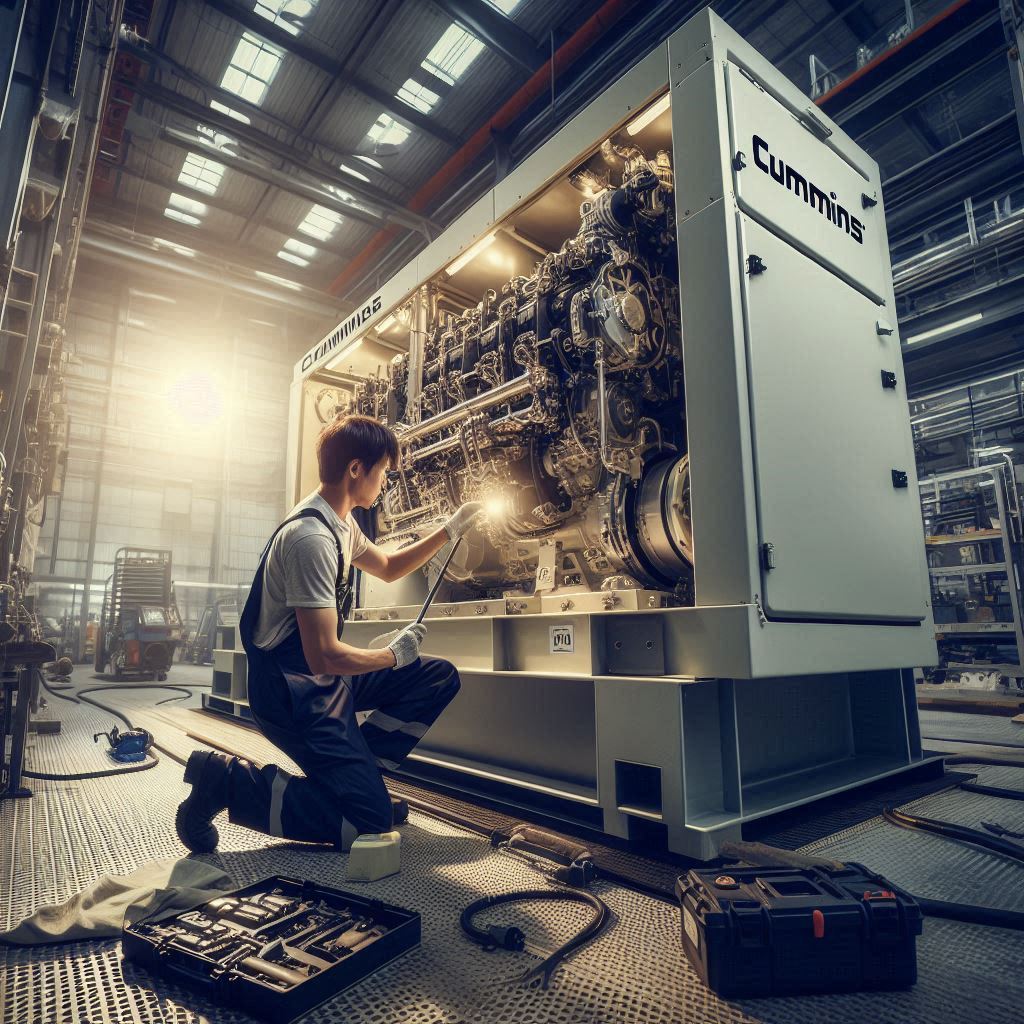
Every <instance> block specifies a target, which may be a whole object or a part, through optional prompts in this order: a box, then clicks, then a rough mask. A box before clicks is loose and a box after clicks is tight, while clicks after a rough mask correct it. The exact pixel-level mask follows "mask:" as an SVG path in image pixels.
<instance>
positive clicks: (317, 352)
mask: <svg viewBox="0 0 1024 1024" xmlns="http://www.w3.org/2000/svg"><path fill="white" fill-rule="evenodd" d="M380 305H381V298H380V296H379V295H375V296H374V297H373V301H372V302H370V303H369V304H368V305H365V306H363V308H362V309H360V310H357V311H356V312H355V313H353V314H352V315H351V316H350V317H349V318H348V319H347V320H345V321H344V322H343V323H340V324H338V326H337V327H335V328H334V330H333V331H331V333H330V334H329V335H328V336H327V337H326V338H324V340H323V341H321V342H320V344H319V345H317V346H316V348H314V349H313V350H312V351H311V352H307V353H306V356H305V358H304V359H303V360H302V372H303V373H305V372H306V370H308V369H309V368H310V367H311V366H312V365H313V364H314V363H319V362H320V360H321V359H323V357H324V356H325V355H327V354H328V353H329V352H333V351H334V350H335V349H336V348H337V347H338V345H339V344H340V343H341V342H343V341H344V340H345V339H346V338H347V337H348V336H349V335H350V334H353V333H355V331H357V330H358V329H359V328H360V327H361V326H362V325H363V324H364V323H366V321H367V320H369V319H370V317H371V316H373V314H374V313H379V312H380Z"/></svg>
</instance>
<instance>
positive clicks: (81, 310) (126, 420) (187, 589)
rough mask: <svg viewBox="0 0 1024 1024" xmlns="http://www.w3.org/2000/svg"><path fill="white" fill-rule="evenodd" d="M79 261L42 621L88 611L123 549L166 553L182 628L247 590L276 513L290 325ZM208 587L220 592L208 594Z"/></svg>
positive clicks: (270, 314) (39, 571)
mask: <svg viewBox="0 0 1024 1024" xmlns="http://www.w3.org/2000/svg"><path fill="white" fill-rule="evenodd" d="M114 276H115V275H112V273H111V271H110V270H109V268H100V267H93V266H90V265H89V264H88V263H85V264H83V266H82V267H81V268H80V270H79V273H78V276H77V277H76V281H75V292H74V295H73V298H72V303H71V309H70V317H69V320H68V325H67V330H68V338H67V340H68V349H69V350H70V351H71V352H72V353H73V354H72V357H71V359H70V362H69V365H68V366H67V368H66V381H67V391H68V405H69V409H70V418H71V434H70V445H69V452H68V463H67V473H66V477H65V482H64V487H63V491H62V494H61V495H60V496H59V497H57V498H51V499H50V501H49V503H48V508H47V512H46V519H45V521H44V523H43V527H42V531H41V536H40V545H39V551H38V554H37V558H36V562H35V578H36V581H37V583H38V600H39V606H40V612H41V614H43V615H50V616H53V617H57V618H59V617H60V616H61V615H63V614H65V613H66V612H69V611H71V610H72V598H74V613H75V615H76V617H77V616H79V615H80V614H81V607H82V601H83V597H84V596H86V595H85V593H84V592H85V590H86V588H85V586H84V584H85V582H86V581H88V582H89V584H90V585H89V588H88V589H89V594H88V595H87V597H88V603H89V608H88V610H89V612H92V613H98V611H99V609H100V606H101V603H102V597H103V584H104V582H105V581H106V579H107V577H108V576H109V575H110V573H111V571H112V566H113V562H114V557H115V554H116V552H117V550H118V549H119V548H122V547H126V546H133V547H154V548H169V549H170V550H171V551H172V552H173V565H174V577H175V580H176V587H177V596H178V603H179V607H180V609H181V612H182V617H183V618H184V619H185V620H186V621H189V620H192V619H195V618H196V617H197V616H198V614H199V612H201V610H202V607H203V606H204V605H205V604H207V603H208V602H209V601H211V600H217V599H220V598H230V597H234V596H236V594H237V595H242V594H244V589H245V588H247V587H248V584H249V582H250V581H251V578H252V574H253V572H254V570H255V568H256V564H257V561H258V558H259V553H260V551H261V550H262V547H263V544H264V543H265V542H266V539H267V537H268V536H269V535H270V533H271V532H272V530H273V528H274V526H275V525H276V524H277V523H278V522H279V521H280V519H281V517H282V515H283V513H284V512H285V511H286V509H285V445H286V432H287V402H288V385H289V382H290V380H291V374H292V370H293V367H294V363H295V360H296V358H297V357H298V355H300V354H301V352H302V351H303V350H304V348H305V347H306V345H308V339H309V336H310V335H309V334H308V333H306V328H305V326H304V325H303V324H302V323H295V322H294V320H293V321H292V322H289V321H288V320H286V319H285V317H284V316H283V315H280V314H278V313H276V312H275V311H273V310H264V309H262V308H260V307H253V305H252V304H251V303H250V304H249V305H248V307H246V306H245V305H239V303H238V301H237V300H232V299H229V298H224V297H223V295H222V296H220V297H218V296H216V295H214V294H211V295H209V296H206V295H199V294H196V293H195V292H194V290H193V291H192V292H188V291H186V290H184V289H183V288H182V286H181V285H179V284H176V283H175V282H174V281H170V282H167V283H164V284H161V283H155V282H153V281H151V280H145V281H139V282H136V283H133V282H131V281H130V280H120V281H118V280H112V277H114ZM209 584H216V585H217V586H216V587H209V586H207V585H209Z"/></svg>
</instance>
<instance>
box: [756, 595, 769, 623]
mask: <svg viewBox="0 0 1024 1024" xmlns="http://www.w3.org/2000/svg"><path fill="white" fill-rule="evenodd" d="M754 608H755V609H756V611H757V622H758V625H759V626H760V627H761V628H762V629H764V627H765V626H767V625H768V616H767V615H765V613H764V609H763V608H762V607H761V595H760V594H755V595H754Z"/></svg>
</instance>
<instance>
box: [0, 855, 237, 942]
mask: <svg viewBox="0 0 1024 1024" xmlns="http://www.w3.org/2000/svg"><path fill="white" fill-rule="evenodd" d="M235 888H237V885H236V884H235V883H234V882H233V881H232V880H231V878H230V877H229V876H228V875H226V874H225V873H224V872H223V871H222V870H221V869H220V868H219V867H215V866H214V865H212V864H205V863H203V861H200V860H192V859H191V858H188V857H184V858H182V859H181V860H175V859H173V858H172V859H168V860H155V861H151V862H150V863H148V864H143V866H142V867H140V868H139V869H138V870H137V871H133V872H132V873H131V874H130V875H101V876H100V877H99V878H97V879H96V881H95V882H93V884H92V885H90V886H89V887H88V888H87V889H86V890H85V891H84V892H80V893H78V895H76V896H72V897H71V899H69V900H67V901H66V902H65V903H58V904H57V905H56V906H52V907H40V908H39V909H38V910H37V911H36V912H35V913H34V914H32V915H30V916H29V917H26V918H25V920H24V921H22V922H21V923H20V924H18V925H15V927H14V928H12V929H11V930H10V931H8V932H0V943H7V944H9V945H15V946H35V945H40V944H42V943H47V942H75V941H79V940H82V939H108V938H118V937H120V935H121V928H122V925H128V924H136V923H138V922H139V921H142V920H153V921H159V920H162V919H164V918H167V917H173V916H174V915H175V914H181V913H184V912H185V911H186V910H192V909H194V908H195V907H198V906H200V905H201V904H203V903H207V902H209V901H210V900H213V899H216V898H217V897H218V896H223V895H224V894H225V893H226V892H230V891H231V890H232V889H235Z"/></svg>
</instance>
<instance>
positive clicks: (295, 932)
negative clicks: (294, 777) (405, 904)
mask: <svg viewBox="0 0 1024 1024" xmlns="http://www.w3.org/2000/svg"><path fill="white" fill-rule="evenodd" d="M346 919H347V920H346ZM292 936H294V939H293V940H292ZM320 936H323V938H322V939H321V938H319V937H320ZM278 940H280V941H278ZM291 941H294V942H295V945H294V946H293V945H292V944H291ZM346 942H347V943H348V944H349V945H348V946H345V945H344V943H346ZM419 942H420V915H419V914H418V913H416V912H415V911H411V910H403V909H402V908H401V907H395V906H391V905H389V904H386V903H382V902H380V901H379V900H373V899H367V898H366V897H365V896H357V895H353V894H352V893H346V892H342V891H341V890H339V889H332V888H329V887H328V886H325V885H319V884H317V883H315V882H310V881H303V880H301V879H298V878H288V877H285V876H281V875H275V876H272V877H270V878H266V879H264V880H263V881H260V882H255V883H253V884H252V885H247V886H245V887H244V888H241V889H236V890H235V891H233V892H231V893H228V894H226V895H225V896H223V897H220V898H218V899H216V900H211V901H210V902H209V903H206V904H203V905H202V906H200V907H198V908H196V909H195V910H192V911H188V912H183V913H181V914H178V915H177V916H176V917H172V918H167V919H164V920H162V921H159V922H155V923H153V922H147V921H140V922H136V923H134V924H127V923H126V924H125V927H124V929H123V932H122V948H123V952H124V956H125V957H126V959H128V960H131V961H133V962H135V963H137V964H139V965H140V966H143V967H146V968H147V969H149V970H151V971H153V972H154V973H156V974H160V975H162V976H163V977H165V978H168V979H169V980H172V981H175V982H177V983H179V984H181V985H185V986H187V987H189V988H193V989H196V990H197V991H199V992H201V993H202V994H203V995H204V996H205V997H207V998H208V999H210V1000H212V1001H214V1002H218V1003H221V1004H222V1005H225V1006H230V1007H232V1008H236V1009H240V1010H244V1011H245V1012H247V1013H251V1014H253V1015H254V1016H257V1017H262V1018H263V1019H265V1020H268V1021H272V1022H274V1024H285V1022H287V1021H291V1020H292V1019H294V1018H295V1017H298V1016H300V1015H301V1014H303V1013H306V1012H308V1011H309V1010H311V1009H312V1008H313V1007H314V1006H317V1005H319V1004H320V1003H322V1002H324V1001H325V1000H327V999H330V998H331V997H332V996H335V995H337V994H338V993H339V992H341V991H343V990H344V989H346V988H348V987H349V986H350V985H353V984H355V983H356V982H357V981H360V980H361V979H363V978H365V977H366V976H367V975H368V974H371V973H372V972H373V971H376V970H378V969H379V968H380V967H382V966H383V965H384V964H386V963H388V962H389V961H391V960H394V959H395V958H396V957H398V956H401V955H402V954H403V953H405V952H406V951H408V950H410V949H412V948H413V947H414V946H417V945H419ZM307 946H308V947H309V949H308V950H307V949H306V948H305V947H307ZM353 946H354V947H356V948H352V947H353ZM261 951H263V954H264V955H262V956H261V955H260V953H261ZM296 956H300V957H301V958H302V959H301V960H296V959H295V957H296ZM247 961H248V962H247ZM314 961H319V962H320V963H321V964H326V966H322V967H317V966H311V965H312V964H313V963H314ZM261 966H262V967H263V969H264V970H263V971H261V970H260V967H261ZM264 971H270V972H271V974H273V975H275V977H271V976H268V975H267V974H266V973H264ZM303 971H309V974H308V976H305V977H302V978H301V979H300V978H299V977H298V973H302V972H303ZM289 978H290V979H291V980H290V981H289Z"/></svg>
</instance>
